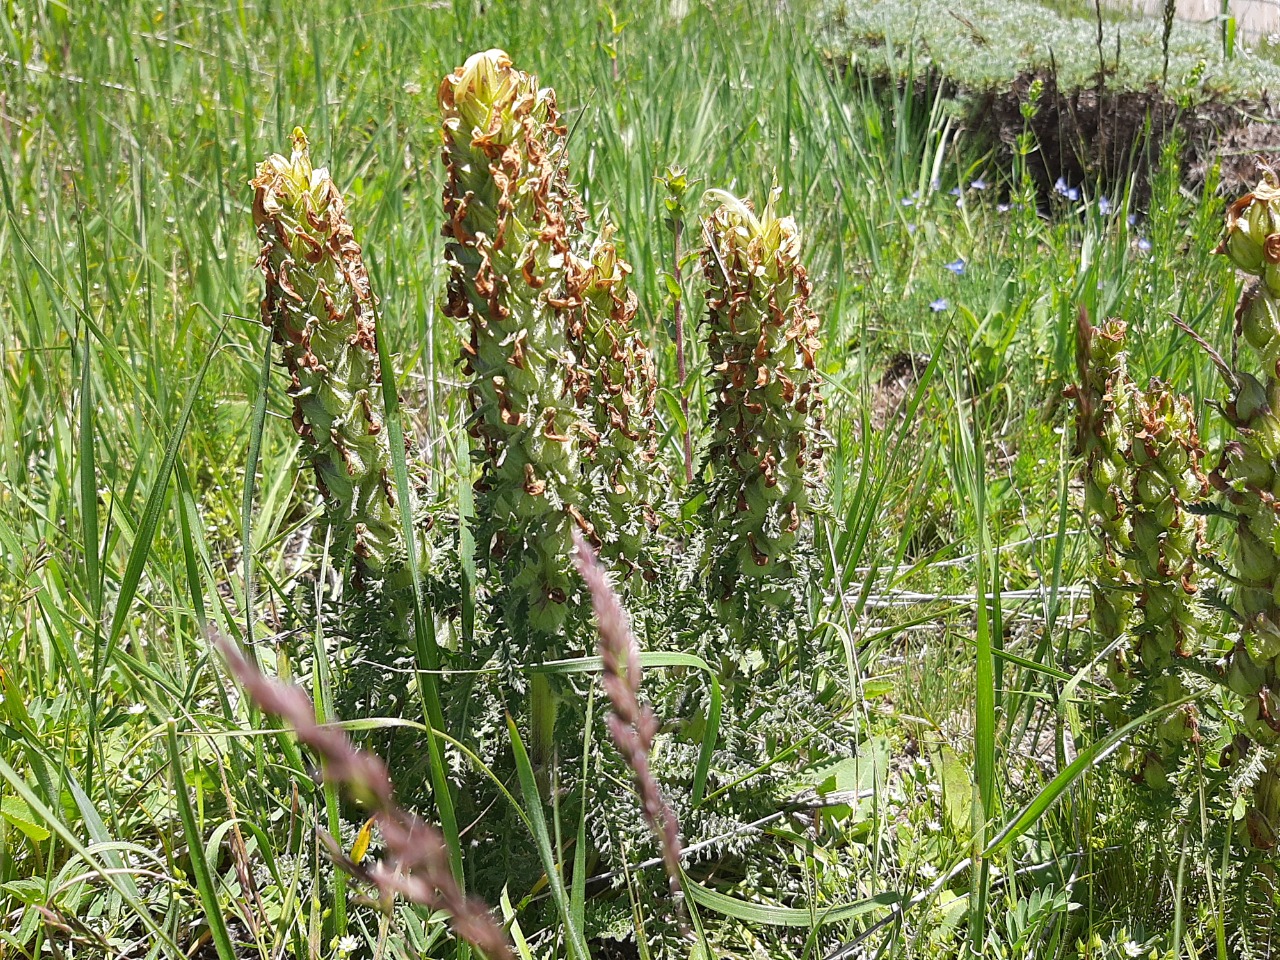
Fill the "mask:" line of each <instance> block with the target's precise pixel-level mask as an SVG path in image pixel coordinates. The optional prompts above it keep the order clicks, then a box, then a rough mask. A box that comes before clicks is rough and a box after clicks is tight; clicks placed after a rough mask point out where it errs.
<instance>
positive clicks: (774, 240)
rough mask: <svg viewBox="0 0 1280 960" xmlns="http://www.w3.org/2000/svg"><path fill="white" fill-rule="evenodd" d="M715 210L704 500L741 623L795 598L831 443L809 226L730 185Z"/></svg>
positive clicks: (717, 572)
mask: <svg viewBox="0 0 1280 960" xmlns="http://www.w3.org/2000/svg"><path fill="white" fill-rule="evenodd" d="M713 195H716V196H717V197H718V198H719V199H720V200H721V203H720V206H719V207H718V208H717V209H716V210H715V211H714V212H713V213H712V215H711V217H710V218H709V220H708V221H707V245H706V247H705V249H704V250H703V253H702V272H703V276H704V278H705V279H706V283H707V293H706V298H707V312H706V317H705V320H704V327H705V330H706V337H707V352H708V354H709V356H710V360H711V373H710V383H709V391H708V392H709V393H710V396H711V411H710V428H711V436H710V438H709V440H708V443H707V451H706V464H705V466H706V468H707V469H708V470H709V471H710V472H711V477H710V479H709V481H708V484H707V489H706V502H705V506H704V508H703V509H704V512H705V523H706V533H707V553H708V561H709V564H710V587H711V590H712V592H713V595H714V598H715V599H716V600H717V601H718V602H719V603H720V604H722V605H723V606H724V607H725V608H726V609H727V610H728V611H729V613H728V615H729V617H730V618H731V619H733V620H735V621H737V622H743V621H745V620H746V619H748V618H752V617H758V616H760V615H762V614H766V612H767V611H769V610H771V609H776V608H779V607H784V606H786V605H788V604H789V603H790V600H791V597H792V595H793V593H794V590H795V581H796V578H797V577H798V576H799V575H800V574H801V573H802V572H804V570H805V560H804V557H805V556H806V551H805V549H804V547H805V544H806V543H807V539H808V537H809V536H810V534H811V532H812V531H811V525H812V519H811V514H812V513H813V508H814V494H815V490H816V485H817V480H818V472H817V468H818V464H819V461H820V458H821V456H822V451H823V431H822V398H821V395H820V393H819V392H818V377H817V372H816V370H817V365H816V360H815V357H816V354H817V350H818V317H817V314H816V313H814V311H813V309H812V308H811V307H810V306H809V295H810V285H809V279H808V276H807V274H806V273H805V269H804V266H803V265H802V264H801V261H800V231H799V229H798V228H797V226H796V223H795V221H794V220H793V219H792V218H791V217H779V216H778V215H777V214H776V212H775V209H774V204H775V201H776V199H777V198H776V196H774V197H770V199H769V202H768V203H767V204H766V205H765V208H764V211H763V212H762V213H761V214H760V215H757V214H756V213H755V212H754V211H753V210H752V209H751V207H750V206H749V205H748V204H747V203H745V202H743V201H741V200H738V199H736V198H734V197H732V196H730V195H728V194H725V193H722V192H719V191H713Z"/></svg>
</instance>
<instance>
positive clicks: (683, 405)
mask: <svg viewBox="0 0 1280 960" xmlns="http://www.w3.org/2000/svg"><path fill="white" fill-rule="evenodd" d="M672 233H673V235H674V236H675V264H674V266H673V267H672V271H671V272H672V274H673V275H674V276H675V278H676V286H677V287H679V288H680V289H681V290H684V278H683V277H682V276H681V275H680V235H681V234H682V233H684V220H683V219H679V218H675V219H674V221H673V224H672ZM675 322H676V378H677V379H678V380H679V383H680V413H681V414H683V415H684V482H685V483H693V434H692V432H691V431H690V429H689V395H688V394H687V393H685V389H684V383H685V372H686V367H685V360H684V297H683V296H680V297H677V298H676V307H675Z"/></svg>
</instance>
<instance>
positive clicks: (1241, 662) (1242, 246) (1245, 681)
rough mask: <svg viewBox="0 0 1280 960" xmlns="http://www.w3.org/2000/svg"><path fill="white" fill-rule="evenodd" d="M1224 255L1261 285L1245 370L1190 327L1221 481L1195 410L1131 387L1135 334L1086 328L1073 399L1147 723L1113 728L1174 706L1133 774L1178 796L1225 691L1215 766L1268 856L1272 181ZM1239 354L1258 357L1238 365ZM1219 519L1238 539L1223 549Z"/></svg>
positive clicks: (1279, 415) (1252, 299)
mask: <svg viewBox="0 0 1280 960" xmlns="http://www.w3.org/2000/svg"><path fill="white" fill-rule="evenodd" d="M1217 252H1218V253H1221V254H1225V255H1226V256H1227V257H1229V258H1230V260H1231V262H1232V264H1233V265H1234V266H1235V267H1236V268H1237V269H1238V270H1240V271H1242V272H1243V273H1245V274H1249V275H1251V276H1252V278H1253V279H1251V280H1250V281H1249V283H1248V285H1247V286H1246V288H1245V290H1244V292H1243V294H1242V295H1241V298H1240V301H1239V304H1238V306H1237V308H1236V328H1235V338H1236V344H1235V345H1234V346H1233V350H1232V358H1233V360H1232V362H1231V363H1228V362H1227V361H1226V360H1224V359H1223V358H1222V357H1221V356H1220V355H1219V354H1218V353H1216V352H1215V351H1213V350H1212V348H1210V347H1209V346H1208V344H1206V343H1204V341H1202V340H1200V338H1199V337H1198V336H1196V335H1195V334H1194V333H1191V331H1190V329H1189V328H1186V327H1185V326H1184V329H1186V330H1187V331H1188V333H1189V334H1190V335H1191V336H1193V337H1195V339H1196V340H1197V341H1198V342H1199V343H1200V345H1201V346H1202V347H1204V348H1205V349H1206V350H1207V351H1208V353H1209V355H1210V357H1211V359H1212V360H1213V362H1214V364H1215V365H1216V366H1217V368H1218V369H1219V371H1220V372H1221V374H1222V376H1223V379H1224V380H1225V381H1226V384H1227V386H1228V391H1229V392H1228V396H1227V398H1226V401H1225V402H1224V403H1222V404H1220V405H1219V406H1218V407H1217V409H1218V410H1219V412H1220V414H1221V416H1222V418H1223V420H1225V422H1226V425H1227V427H1228V428H1229V429H1230V431H1231V434H1232V436H1230V437H1229V438H1228V439H1227V440H1226V441H1225V442H1224V443H1223V444H1222V445H1221V448H1220V449H1219V450H1218V451H1217V452H1216V454H1215V456H1214V458H1213V462H1214V463H1215V466H1214V467H1213V468H1212V469H1211V470H1209V471H1208V473H1207V475H1206V473H1205V472H1204V470H1203V467H1202V463H1203V460H1204V452H1203V449H1202V447H1201V445H1200V443H1199V440H1198V436H1197V431H1196V425H1195V416H1194V411H1193V409H1192V407H1191V404H1190V402H1189V401H1188V400H1187V399H1186V398H1184V397H1181V396H1178V395H1177V394H1176V393H1174V392H1173V390H1172V389H1171V388H1170V387H1168V386H1167V385H1165V384H1162V383H1159V382H1157V381H1152V384H1151V386H1150V388H1149V389H1148V390H1147V391H1145V392H1140V391H1138V390H1136V389H1135V388H1134V387H1133V386H1132V384H1131V383H1130V382H1129V381H1128V377H1127V373H1125V371H1124V364H1123V357H1124V353H1123V349H1124V329H1123V326H1122V325H1120V324H1118V323H1114V322H1112V323H1108V324H1106V325H1104V327H1103V328H1101V329H1094V328H1093V327H1091V326H1090V325H1089V324H1088V322H1087V321H1082V324H1081V331H1080V341H1079V343H1080V348H1079V355H1080V358H1081V381H1082V382H1081V385H1080V386H1079V387H1077V388H1075V391H1074V393H1075V396H1076V399H1077V401H1078V405H1079V410H1080V418H1079V424H1080V434H1079V435H1080V437H1081V441H1082V442H1081V447H1082V452H1083V453H1084V455H1085V457H1086V468H1085V509H1086V512H1087V514H1088V519H1089V521H1090V523H1091V525H1092V526H1093V528H1094V529H1095V530H1096V531H1097V533H1098V540H1099V546H1100V550H1099V556H1098V558H1097V560H1096V561H1095V564H1094V567H1093V576H1092V580H1093V585H1094V590H1093V599H1094V617H1093V626H1094V632H1095V634H1096V635H1097V636H1098V638H1099V640H1100V641H1101V642H1103V643H1106V644H1110V645H1113V646H1114V649H1115V653H1114V655H1113V656H1112V658H1111V659H1110V661H1109V662H1110V666H1111V669H1110V670H1109V671H1108V673H1109V677H1110V679H1111V681H1112V682H1113V684H1114V686H1115V688H1116V692H1117V698H1116V700H1114V701H1113V705H1114V704H1115V703H1119V704H1123V705H1125V706H1132V707H1134V708H1135V709H1120V710H1116V709H1114V707H1113V709H1111V710H1109V711H1108V715H1109V716H1110V718H1111V719H1112V721H1113V722H1116V723H1118V722H1120V721H1122V720H1124V719H1129V718H1131V717H1132V715H1133V713H1135V712H1137V710H1141V711H1144V712H1145V711H1146V710H1148V709H1151V708H1153V707H1159V706H1160V705H1161V704H1166V705H1168V706H1167V709H1166V710H1165V711H1164V715H1163V717H1162V718H1161V719H1159V720H1158V721H1156V722H1154V724H1153V730H1154V733H1155V741H1156V742H1155V744H1153V745H1151V748H1150V749H1149V750H1148V751H1147V752H1146V753H1145V754H1143V753H1142V751H1141V750H1139V751H1138V753H1139V756H1138V757H1137V760H1138V761H1139V762H1138V765H1137V769H1136V770H1135V771H1134V772H1135V773H1138V774H1141V776H1142V778H1143V779H1145V780H1146V781H1147V782H1148V783H1150V784H1152V785H1155V786H1164V785H1166V784H1167V783H1168V782H1169V779H1170V775H1171V774H1172V769H1171V767H1170V762H1171V761H1176V759H1177V755H1178V753H1179V752H1180V750H1179V747H1180V746H1182V745H1186V744H1198V743H1199V742H1200V741H1201V733H1202V730H1201V726H1202V722H1203V720H1204V716H1203V715H1202V714H1201V713H1200V712H1198V711H1197V709H1196V707H1195V701H1197V700H1199V699H1200V698H1201V696H1202V695H1204V694H1207V693H1209V692H1212V688H1213V686H1214V683H1215V681H1216V683H1217V684H1218V689H1217V697H1216V700H1215V703H1216V706H1215V711H1214V712H1215V713H1217V714H1219V715H1220V716H1221V719H1220V721H1215V723H1216V725H1217V726H1218V728H1219V729H1218V739H1219V740H1221V741H1226V742H1227V746H1226V747H1225V748H1224V749H1223V750H1222V752H1221V756H1220V757H1219V758H1218V762H1217V766H1218V769H1219V770H1221V771H1222V772H1223V775H1224V776H1225V777H1226V780H1225V782H1226V783H1228V785H1229V787H1230V789H1232V790H1235V791H1241V790H1245V789H1251V790H1252V803H1250V804H1247V805H1245V806H1243V807H1237V808H1236V810H1237V812H1236V821H1235V822H1234V824H1232V825H1231V826H1232V828H1233V829H1234V832H1235V834H1236V835H1237V837H1238V838H1239V839H1240V840H1241V841H1242V843H1243V845H1244V846H1245V847H1247V848H1251V849H1254V850H1261V851H1270V850H1273V849H1274V848H1275V847H1276V844H1277V836H1278V834H1280V758H1278V757H1277V750H1278V748H1280V186H1278V185H1277V184H1276V182H1275V179H1274V177H1273V176H1272V175H1271V174H1270V173H1269V172H1268V173H1266V174H1264V177H1263V180H1262V182H1261V183H1259V184H1258V186H1257V187H1256V188H1255V189H1254V190H1253V192H1251V193H1249V194H1246V195H1245V196H1243V197H1241V198H1240V199H1239V200H1237V201H1236V202H1235V203H1233V204H1232V205H1231V206H1230V208H1229V209H1228V211H1227V223H1226V233H1225V236H1224V237H1223V239H1222V242H1221V244H1220V245H1219V246H1218V248H1217ZM1240 340H1243V341H1244V343H1245V344H1246V345H1247V348H1248V349H1246V350H1245V351H1244V356H1243V358H1242V359H1240V360H1237V359H1236V356H1237V354H1238V353H1239V351H1238V350H1237V349H1235V347H1238V345H1239V341H1240ZM1215 492H1216V497H1214V496H1213V494H1214V493H1215ZM1211 513H1217V514H1220V515H1222V516H1223V517H1224V518H1225V520H1226V521H1227V525H1228V529H1229V531H1230V535H1229V536H1228V537H1227V538H1226V539H1225V540H1224V542H1222V543H1221V544H1215V545H1212V546H1210V545H1208V544H1207V543H1206V538H1205V524H1204V516H1205V515H1207V514H1211ZM1218 554H1222V555H1225V559H1226V560H1227V561H1229V562H1227V563H1225V564H1223V563H1221V562H1219V560H1218V559H1217V555H1218ZM1227 568H1229V569H1227ZM1214 579H1216V580H1218V581H1220V582H1222V584H1223V587H1224V589H1225V590H1227V591H1229V593H1230V598H1229V599H1230V603H1229V616H1228V617H1226V618H1222V617H1220V616H1218V615H1217V614H1216V613H1215V611H1213V610H1212V609H1211V608H1210V606H1209V605H1208V604H1207V603H1205V602H1203V601H1204V597H1203V596H1202V591H1201V583H1202V581H1205V580H1214ZM1224 606H1226V605H1224ZM1223 619H1225V624H1224V625H1219V623H1218V621H1220V620H1223ZM1214 656H1216V657H1217V659H1216V660H1213V659H1212V657H1214ZM1138 689H1145V690H1146V691H1147V696H1146V698H1145V699H1143V698H1139V697H1136V696H1134V691H1135V690H1138ZM1188 701H1191V702H1188ZM1175 705H1176V706H1175ZM1224 708H1225V709H1224Z"/></svg>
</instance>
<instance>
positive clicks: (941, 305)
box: [929, 297, 951, 313]
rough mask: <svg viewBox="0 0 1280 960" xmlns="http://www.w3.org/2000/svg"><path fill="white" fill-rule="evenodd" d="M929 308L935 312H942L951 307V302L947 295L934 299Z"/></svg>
mask: <svg viewBox="0 0 1280 960" xmlns="http://www.w3.org/2000/svg"><path fill="white" fill-rule="evenodd" d="M929 309H930V310H932V311H933V312H934V313H941V312H942V311H943V310H949V309H951V304H950V303H949V302H948V300H947V298H946V297H939V298H938V299H937V300H935V301H933V303H931V304H929Z"/></svg>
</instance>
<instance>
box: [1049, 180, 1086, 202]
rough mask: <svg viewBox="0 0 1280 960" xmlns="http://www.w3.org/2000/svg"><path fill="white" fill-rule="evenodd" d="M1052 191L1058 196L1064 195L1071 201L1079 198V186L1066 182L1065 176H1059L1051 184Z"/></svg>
mask: <svg viewBox="0 0 1280 960" xmlns="http://www.w3.org/2000/svg"><path fill="white" fill-rule="evenodd" d="M1053 192H1054V193H1056V194H1057V195H1058V196H1060V197H1066V198H1067V199H1068V200H1070V201H1072V202H1073V203H1074V202H1075V201H1076V200H1079V199H1080V188H1079V187H1073V186H1071V184H1069V183H1067V181H1066V178H1065V177H1059V178H1058V179H1057V181H1055V182H1054V184H1053Z"/></svg>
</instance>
